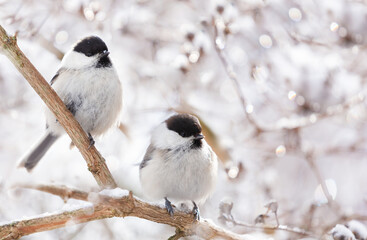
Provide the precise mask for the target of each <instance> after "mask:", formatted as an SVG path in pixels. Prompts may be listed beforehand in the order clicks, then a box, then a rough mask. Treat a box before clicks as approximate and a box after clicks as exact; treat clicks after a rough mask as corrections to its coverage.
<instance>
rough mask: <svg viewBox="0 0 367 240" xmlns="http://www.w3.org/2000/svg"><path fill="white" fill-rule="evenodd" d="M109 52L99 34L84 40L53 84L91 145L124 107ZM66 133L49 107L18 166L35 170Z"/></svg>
mask: <svg viewBox="0 0 367 240" xmlns="http://www.w3.org/2000/svg"><path fill="white" fill-rule="evenodd" d="M108 55H109V51H108V49H107V46H106V44H105V43H104V42H103V41H102V39H100V38H99V37H96V36H90V37H86V38H84V39H81V40H80V41H79V42H77V43H76V44H75V45H74V46H73V48H72V49H71V50H70V51H69V52H68V53H66V54H65V56H64V58H63V59H62V62H61V67H60V69H59V70H58V71H57V73H56V75H55V76H54V77H53V78H52V79H51V83H50V84H51V86H52V88H53V89H54V90H55V91H56V93H57V94H58V95H59V97H60V98H61V99H62V101H63V102H64V103H65V105H66V107H67V108H68V109H69V111H70V112H71V113H72V114H73V115H74V117H75V118H76V120H77V121H78V122H79V124H80V125H81V127H82V128H83V130H84V131H85V132H86V133H87V134H88V136H89V140H90V146H92V145H93V144H94V139H93V137H92V136H99V135H101V134H103V133H104V132H106V131H107V130H108V129H109V128H110V127H111V126H112V125H113V124H114V123H115V122H116V120H117V117H118V115H119V112H120V110H121V107H122V88H121V83H120V81H119V78H118V76H117V73H116V70H115V68H114V67H113V65H112V62H111V60H110V58H109V57H108ZM64 133H65V131H64V129H63V127H62V126H61V125H60V124H59V122H58V121H57V119H56V117H55V116H54V114H53V113H52V112H51V111H50V110H49V109H48V108H47V109H46V132H45V134H44V135H43V137H42V138H41V139H40V141H39V142H38V143H37V144H36V145H35V146H34V147H33V148H32V149H31V150H30V151H29V152H28V153H27V154H26V155H25V156H23V157H22V159H21V162H20V165H19V166H21V167H22V166H23V167H25V168H26V169H27V170H28V171H30V170H32V169H33V168H34V167H35V166H36V164H37V163H38V162H39V161H40V160H41V158H42V157H43V156H44V155H45V153H46V152H47V150H48V149H49V148H50V147H51V146H52V144H53V143H54V142H55V141H56V140H57V139H58V138H59V137H60V136H61V135H62V134H64Z"/></svg>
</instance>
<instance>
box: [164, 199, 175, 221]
mask: <svg viewBox="0 0 367 240" xmlns="http://www.w3.org/2000/svg"><path fill="white" fill-rule="evenodd" d="M164 200H166V202H165V203H164V204H165V206H166V209H167V212H168V213H169V215H171V217H173V212H174V211H173V207H172V204H171V202H170V201H169V200H168V199H167V198H164Z"/></svg>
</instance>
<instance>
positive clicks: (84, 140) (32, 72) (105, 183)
mask: <svg viewBox="0 0 367 240" xmlns="http://www.w3.org/2000/svg"><path fill="white" fill-rule="evenodd" d="M0 51H1V52H2V53H3V54H5V55H6V56H7V57H8V58H9V60H10V61H11V62H12V63H13V64H14V66H15V67H16V68H17V69H18V71H19V72H20V73H21V74H22V75H23V76H24V78H25V79H26V80H27V81H28V82H29V84H30V85H31V86H32V88H33V89H34V90H35V91H36V92H37V94H38V95H39V96H40V97H41V99H42V100H43V101H44V102H45V104H46V105H47V107H48V108H49V109H50V110H51V111H52V112H53V113H54V114H55V116H56V118H57V120H58V121H59V122H60V124H61V125H62V126H63V127H64V129H65V131H66V132H67V134H68V135H69V136H70V138H71V140H72V141H73V143H74V144H75V145H76V147H77V148H78V149H79V151H80V153H81V154H82V155H83V157H84V159H85V161H86V162H87V165H88V169H89V171H90V172H91V173H92V174H93V176H94V178H95V179H96V181H97V183H98V185H99V186H100V187H102V188H106V187H112V188H114V187H116V183H115V181H114V179H113V178H112V175H111V173H110V171H109V169H108V167H107V165H106V163H105V159H104V158H103V157H102V156H101V154H100V153H99V152H98V151H97V149H96V148H95V147H94V146H93V147H91V148H88V147H89V140H88V137H87V135H86V133H85V132H84V131H83V129H82V128H81V126H80V125H79V123H78V122H77V121H76V120H75V118H74V117H73V115H72V114H71V112H70V111H69V110H68V109H67V108H66V106H65V104H64V103H63V102H62V100H61V99H60V98H59V96H58V95H57V94H56V92H55V91H54V90H53V89H52V88H51V86H50V85H49V84H48V83H47V82H46V80H45V79H44V78H43V77H42V75H41V74H40V73H39V72H38V71H37V69H36V68H35V67H34V66H33V64H32V63H31V62H30V61H29V60H28V58H27V57H26V56H25V55H24V54H23V52H22V51H21V50H20V49H19V47H18V45H17V39H16V36H13V37H11V36H8V35H7V33H6V31H5V30H4V28H3V27H2V26H1V25H0Z"/></svg>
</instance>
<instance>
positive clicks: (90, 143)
mask: <svg viewBox="0 0 367 240" xmlns="http://www.w3.org/2000/svg"><path fill="white" fill-rule="evenodd" d="M88 139H89V147H88V149H90V148H91V147H92V146H94V143H95V141H94V139H93V137H92V135H91V134H90V133H88Z"/></svg>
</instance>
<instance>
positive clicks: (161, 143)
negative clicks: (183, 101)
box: [152, 123, 189, 149]
mask: <svg viewBox="0 0 367 240" xmlns="http://www.w3.org/2000/svg"><path fill="white" fill-rule="evenodd" d="M187 141H189V139H187V138H183V137H181V136H180V135H178V134H177V133H176V132H174V131H171V130H168V129H167V127H166V126H165V123H162V124H161V125H160V126H158V127H157V128H156V129H155V130H154V132H153V135H152V143H153V144H154V146H155V147H157V148H160V149H169V148H174V147H177V146H179V145H183V144H186V143H187Z"/></svg>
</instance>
